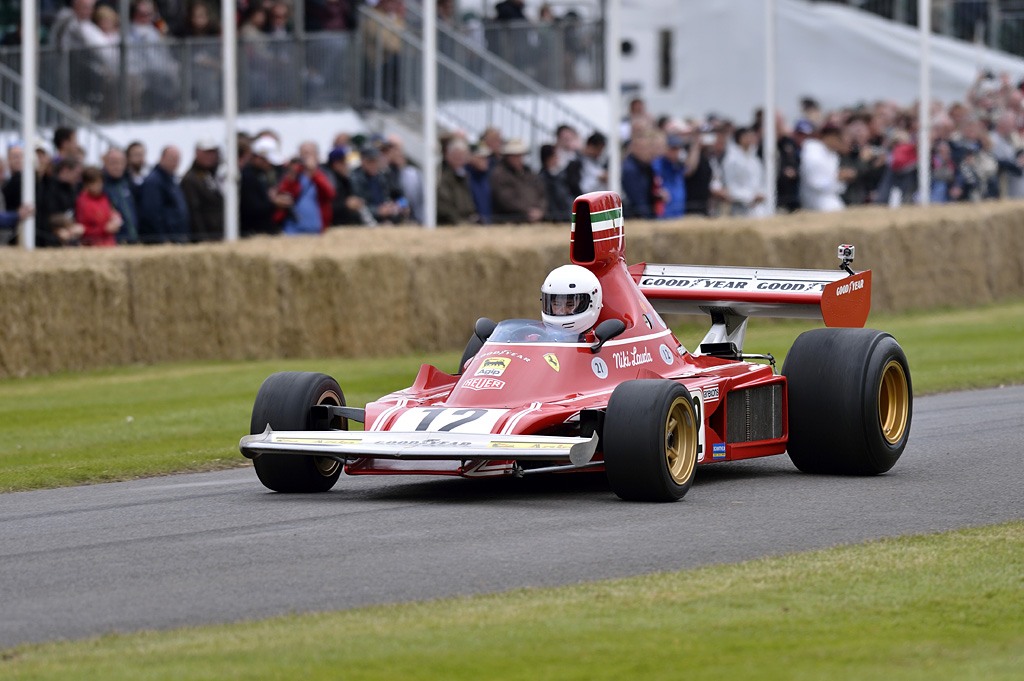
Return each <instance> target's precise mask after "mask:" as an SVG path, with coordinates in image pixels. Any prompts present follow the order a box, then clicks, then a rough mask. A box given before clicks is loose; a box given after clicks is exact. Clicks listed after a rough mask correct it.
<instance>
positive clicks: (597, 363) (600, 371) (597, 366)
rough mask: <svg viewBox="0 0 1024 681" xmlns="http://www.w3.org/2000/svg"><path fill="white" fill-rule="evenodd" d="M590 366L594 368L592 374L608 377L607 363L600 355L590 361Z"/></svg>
mask: <svg viewBox="0 0 1024 681" xmlns="http://www.w3.org/2000/svg"><path fill="white" fill-rule="evenodd" d="M590 368H591V369H593V370H594V375H595V376H597V377H598V378H608V365H607V364H605V363H604V360H603V359H601V358H600V357H595V358H594V359H592V360H591V361H590Z"/></svg>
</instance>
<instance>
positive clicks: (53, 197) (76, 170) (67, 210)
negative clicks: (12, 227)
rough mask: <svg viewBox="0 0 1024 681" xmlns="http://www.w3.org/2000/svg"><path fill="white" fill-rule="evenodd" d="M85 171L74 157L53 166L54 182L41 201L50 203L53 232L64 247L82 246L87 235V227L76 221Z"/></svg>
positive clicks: (63, 159) (64, 159)
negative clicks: (83, 237)
mask: <svg viewBox="0 0 1024 681" xmlns="http://www.w3.org/2000/svg"><path fill="white" fill-rule="evenodd" d="M82 169H83V167H82V162H81V161H79V160H78V157H77V156H75V155H72V156H68V157H65V158H62V159H60V160H58V161H57V162H56V163H54V164H53V183H52V184H51V185H50V187H49V188H48V189H47V190H46V191H45V196H44V197H43V199H42V201H45V202H46V203H47V204H48V209H49V218H50V232H51V233H52V234H53V235H55V236H56V237H57V239H58V241H59V242H60V244H61V245H62V246H78V245H80V243H81V238H82V235H83V234H84V233H85V227H84V226H83V225H82V224H81V223H80V222H79V221H78V220H77V219H76V218H75V204H76V202H77V200H78V189H79V185H80V184H81V182H82ZM37 186H38V185H37ZM42 201H40V202H42Z"/></svg>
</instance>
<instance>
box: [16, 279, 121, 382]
mask: <svg viewBox="0 0 1024 681" xmlns="http://www.w3.org/2000/svg"><path fill="white" fill-rule="evenodd" d="M125 290H126V288H125V282H124V275H123V273H121V272H119V271H118V270H116V269H114V268H111V267H108V266H105V264H104V263H96V264H93V265H86V264H84V263H82V264H73V265H71V266H62V267H58V268H53V269H46V268H30V267H21V266H17V267H11V268H6V267H5V268H3V269H0V301H2V303H0V377H10V376H26V375H30V374H42V373H52V372H55V371H65V370H71V371H78V370H83V369H89V368H93V367H97V366H107V365H110V364H119V363H121V362H122V361H123V360H122V357H123V356H124V353H125V349H126V347H127V346H128V344H129V342H130V338H131V323H130V318H129V316H128V314H127V306H126V305H125Z"/></svg>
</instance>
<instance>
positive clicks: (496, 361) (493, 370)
mask: <svg viewBox="0 0 1024 681" xmlns="http://www.w3.org/2000/svg"><path fill="white" fill-rule="evenodd" d="M511 363H512V359H511V358H509V357H488V358H487V359H485V360H484V361H483V363H482V364H481V365H480V368H478V369H477V370H476V373H475V374H473V375H474V376H501V375H502V374H503V373H505V369H507V368H508V365H509V364H511Z"/></svg>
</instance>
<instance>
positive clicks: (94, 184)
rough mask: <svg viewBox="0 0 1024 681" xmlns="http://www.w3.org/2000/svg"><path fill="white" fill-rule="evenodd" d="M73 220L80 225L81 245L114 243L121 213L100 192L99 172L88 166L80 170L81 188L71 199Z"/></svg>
mask: <svg viewBox="0 0 1024 681" xmlns="http://www.w3.org/2000/svg"><path fill="white" fill-rule="evenodd" d="M75 219H76V220H77V221H78V222H79V223H80V224H81V225H82V227H83V230H84V231H83V233H82V245H83V246H116V245H117V237H116V236H115V235H116V234H117V233H118V232H119V231H120V230H121V226H122V224H123V222H122V220H121V215H120V214H119V213H118V212H117V211H116V210H114V209H113V207H111V205H110V198H109V197H108V196H107V195H106V194H105V193H104V192H103V171H102V170H100V169H99V168H97V167H95V166H89V167H88V168H86V169H85V170H83V171H82V191H81V192H79V194H78V199H77V200H76V201H75Z"/></svg>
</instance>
